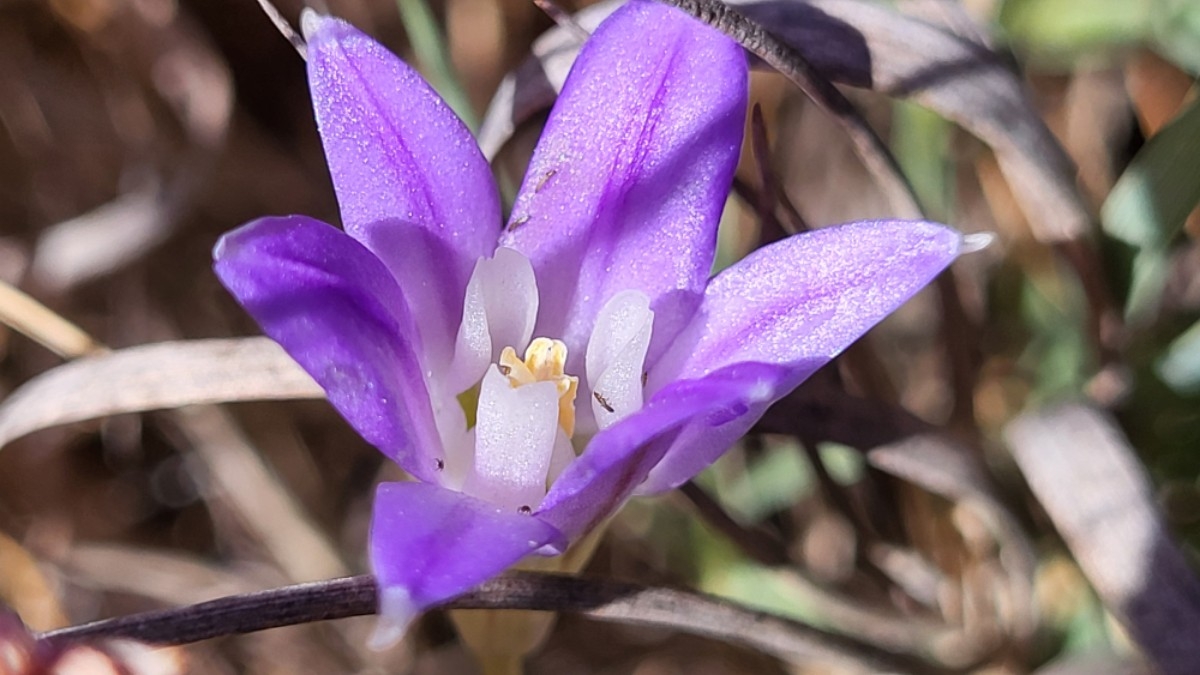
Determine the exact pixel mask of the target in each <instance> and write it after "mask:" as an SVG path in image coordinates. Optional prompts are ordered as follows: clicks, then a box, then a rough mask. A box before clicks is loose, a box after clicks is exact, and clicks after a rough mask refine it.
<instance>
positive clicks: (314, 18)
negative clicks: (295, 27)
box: [300, 7, 330, 42]
mask: <svg viewBox="0 0 1200 675" xmlns="http://www.w3.org/2000/svg"><path fill="white" fill-rule="evenodd" d="M328 21H330V17H328V16H325V15H324V14H321V13H320V12H318V11H317V10H315V9H313V8H312V7H305V8H304V9H303V10H301V11H300V34H301V35H303V36H304V39H305V40H306V41H308V42H312V40H313V36H314V35H316V33H317V31H318V30H320V29H321V26H322V25H323V24H326V23H327V22H328Z"/></svg>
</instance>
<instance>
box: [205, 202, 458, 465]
mask: <svg viewBox="0 0 1200 675" xmlns="http://www.w3.org/2000/svg"><path fill="white" fill-rule="evenodd" d="M213 257H214V259H215V269H216V272H217V276H218V277H220V279H221V282H222V283H224V284H225V286H226V288H228V289H229V291H230V292H231V293H232V294H233V295H234V297H236V298H237V299H238V301H239V302H240V303H241V304H242V306H244V307H245V308H246V311H248V312H249V313H250V315H251V316H253V317H254V318H255V320H257V321H258V323H259V325H260V326H262V328H263V331H264V332H265V333H266V334H267V335H269V336H270V337H271V338H272V339H274V340H275V341H277V342H279V343H280V344H281V345H282V346H283V348H284V349H286V350H287V352H288V354H290V355H291V356H292V358H294V359H296V361H297V362H298V363H299V364H300V365H301V366H302V367H303V368H304V369H305V370H306V371H308V372H309V374H311V375H312V376H313V378H314V379H315V380H316V381H317V383H318V384H320V385H321V387H322V388H323V389H324V390H325V393H326V394H327V395H328V396H329V401H330V402H331V403H332V404H333V405H334V407H335V408H337V410H338V412H340V413H341V414H342V416H343V417H345V418H346V421H348V422H349V423H350V425H351V426H353V427H354V429H355V430H356V431H358V432H359V433H360V434H361V435H362V436H363V438H365V439H367V441H368V442H370V443H371V444H373V445H375V446H376V447H378V448H379V449H380V450H382V451H383V452H384V454H386V455H388V456H389V457H391V458H392V459H393V460H395V461H396V462H397V463H398V464H400V466H402V467H404V469H406V470H407V471H409V472H410V473H412V474H414V475H416V476H418V477H420V478H422V479H423V480H436V479H437V478H436V476H437V469H436V465H437V460H438V459H439V458H440V457H441V456H442V455H441V444H440V441H439V440H438V434H437V431H436V429H435V427H434V423H433V414H432V412H431V409H430V404H429V394H428V393H427V391H426V388H425V384H424V381H423V379H422V377H421V367H420V361H419V359H418V357H417V353H418V351H417V350H418V345H417V342H418V341H417V339H416V328H415V325H414V323H413V320H412V317H411V316H410V315H409V310H408V305H407V303H406V302H405V300H404V297H403V295H402V294H401V292H400V289H399V288H398V287H397V286H396V282H395V280H394V279H392V277H391V275H390V274H388V271H387V269H385V268H384V266H383V263H381V262H380V261H379V260H378V259H377V258H376V257H375V256H373V255H372V254H371V252H370V251H368V250H367V249H366V248H364V247H363V246H362V245H361V244H359V243H358V242H356V241H355V240H354V239H352V238H350V237H349V236H347V235H346V234H345V233H343V232H342V231H341V230H338V229H337V228H334V227H331V226H329V225H326V224H325V223H322V222H320V221H317V220H313V219H311V218H305V217H303V216H290V217H283V218H263V219H261V220H256V221H254V222H251V223H249V224H247V225H243V226H242V227H240V228H238V229H237V230H234V231H233V232H230V233H229V234H226V235H225V236H224V237H222V238H221V240H220V242H218V244H217V247H216V249H215V250H214V251H213Z"/></svg>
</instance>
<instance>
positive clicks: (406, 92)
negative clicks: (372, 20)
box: [303, 12, 500, 339]
mask: <svg viewBox="0 0 1200 675" xmlns="http://www.w3.org/2000/svg"><path fill="white" fill-rule="evenodd" d="M303 24H304V32H305V36H306V38H307V39H308V79H309V86H310V88H311V89H312V100H313V110H314V112H315V113H316V118H317V126H318V128H319V129H320V132H321V140H322V142H323V143H324V146H325V155H326V158H327V160H328V163H329V172H330V175H331V176H332V177H333V186H334V189H335V190H336V192H337V198H338V203H339V205H340V206H341V213H342V223H343V225H344V227H345V228H346V232H348V233H349V234H350V235H351V236H353V237H354V238H356V239H358V240H359V241H361V242H363V243H364V244H366V246H367V247H368V248H370V249H371V250H372V251H374V252H375V253H376V255H378V256H379V257H380V258H381V259H382V260H383V261H384V262H385V263H386V264H387V266H388V268H389V269H391V270H392V273H393V275H395V277H396V278H397V279H398V280H399V281H400V284H401V286H402V287H404V288H405V289H408V288H410V286H411V285H412V284H411V283H410V282H413V281H419V280H420V279H422V278H423V277H422V276H421V274H422V273H423V272H425V271H427V269H428V270H433V271H435V272H438V278H439V281H440V282H441V283H443V284H445V285H447V286H450V288H448V289H447V292H448V293H450V295H452V296H453V297H455V298H456V302H457V303H458V304H459V305H461V303H462V292H463V290H464V289H465V288H466V282H467V278H468V276H469V275H470V273H471V268H472V267H473V266H474V264H475V261H476V260H478V259H479V258H480V257H483V256H488V255H491V253H492V251H493V250H494V249H495V245H496V236H497V234H498V232H499V226H500V202H499V196H498V194H497V191H496V187H495V182H494V181H493V179H492V173H491V169H490V168H489V167H488V164H487V161H486V160H485V159H484V157H483V155H482V154H481V153H480V151H479V147H478V146H477V145H476V143H475V139H474V138H473V137H472V136H471V133H470V132H469V131H468V130H467V128H466V127H465V126H463V123H462V122H461V121H460V120H459V119H458V117H456V116H455V115H454V113H453V112H452V111H451V110H450V108H449V107H448V106H447V105H446V103H445V102H444V101H442V99H441V98H440V97H439V96H438V95H437V93H436V92H434V91H433V89H432V88H431V87H430V86H429V85H428V84H427V83H426V82H425V80H423V79H422V78H421V76H420V75H419V74H417V72H416V71H414V70H413V69H412V68H410V67H409V66H408V65H407V64H405V63H404V62H403V61H402V60H400V58H399V57H397V56H396V55H395V54H392V53H391V52H389V51H388V50H387V49H386V48H384V47H383V45H381V44H379V43H378V42H375V41H374V40H372V39H371V38H370V37H368V36H367V35H365V34H363V33H361V32H359V31H358V30H357V29H355V28H354V27H353V26H351V25H350V24H348V23H346V22H344V21H341V20H339V19H333V18H329V17H321V16H319V15H317V14H315V13H313V12H307V13H305V15H304V19H303ZM398 222H403V223H411V224H412V226H413V227H414V228H416V229H419V230H422V231H423V232H424V233H425V234H426V235H427V236H426V237H420V236H410V235H409V234H408V233H404V234H398V233H396V232H395V231H394V228H395V227H396V223H398ZM422 259H427V260H428V263H427V264H426V265H422V266H419V267H418V269H415V270H414V269H413V268H412V265H411V263H412V262H413V261H420V260H422ZM417 309H418V308H416V307H415V306H414V311H416V310H417ZM422 316H424V314H422ZM423 323H424V321H423ZM455 328H457V325H454V326H452V327H451V328H450V329H448V330H449V331H450V332H448V335H449V337H450V339H453V335H454V334H453V332H452V331H453V329H455Z"/></svg>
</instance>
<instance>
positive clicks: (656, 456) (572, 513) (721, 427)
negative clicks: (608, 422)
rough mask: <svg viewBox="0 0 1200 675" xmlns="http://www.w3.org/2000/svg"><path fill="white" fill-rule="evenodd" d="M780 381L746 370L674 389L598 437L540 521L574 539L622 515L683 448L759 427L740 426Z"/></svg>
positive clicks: (760, 369) (557, 487) (758, 368)
mask: <svg viewBox="0 0 1200 675" xmlns="http://www.w3.org/2000/svg"><path fill="white" fill-rule="evenodd" d="M780 377H781V371H780V369H779V368H777V367H775V366H768V365H763V364H756V363H744V364H739V365H736V366H733V367H731V368H727V369H724V370H722V371H719V372H716V373H713V374H711V375H709V376H708V377H705V378H703V379H699V380H683V381H680V382H675V383H672V384H670V385H669V386H667V387H666V388H664V389H662V390H661V391H659V392H658V393H657V394H656V395H655V396H654V397H653V398H651V399H650V401H649V402H648V403H647V404H646V406H645V407H643V408H642V409H641V410H639V411H638V412H636V413H634V414H632V415H630V416H629V417H626V418H625V419H623V420H621V421H620V422H617V423H616V424H614V425H613V426H611V427H609V428H608V429H606V430H604V431H602V432H600V433H599V434H597V435H596V436H595V437H594V438H593V439H592V441H591V443H589V444H588V446H587V448H586V449H585V450H584V452H583V454H582V455H580V457H579V459H577V460H576V461H575V462H573V463H572V464H571V465H570V466H568V467H567V469H566V471H564V472H563V474H562V476H560V477H559V478H558V480H557V481H555V483H554V485H553V486H552V487H551V488H550V492H549V494H547V495H546V498H545V499H544V500H543V501H542V505H541V507H540V508H539V509H538V511H537V516H538V517H539V518H541V519H542V520H545V521H546V522H548V523H550V524H551V525H553V526H555V527H556V528H558V529H559V530H560V531H561V532H562V533H563V534H564V535H566V536H567V537H568V538H569V539H574V538H576V537H578V536H579V535H581V534H583V533H585V532H587V531H588V530H590V529H592V528H593V527H595V526H596V525H598V524H599V523H600V522H601V521H602V520H604V518H606V517H607V516H608V515H609V514H611V513H612V512H614V511H616V510H617V508H618V507H620V506H621V504H622V503H624V501H625V500H626V499H627V498H628V497H629V496H630V495H631V494H632V493H633V492H634V490H635V489H636V488H637V487H638V485H639V484H640V483H641V482H642V481H643V480H644V479H645V478H646V476H647V474H649V473H650V471H651V469H652V468H654V466H655V465H656V464H658V462H659V461H660V460H661V459H662V458H663V456H664V455H665V454H667V453H668V452H669V451H670V450H671V449H672V448H674V447H676V446H677V445H678V444H679V442H680V441H688V439H691V438H693V437H694V436H703V435H705V434H716V435H720V436H725V435H730V433H732V434H734V435H733V436H732V437H733V438H737V436H739V435H741V434H742V433H745V430H746V428H747V427H748V426H749V424H750V423H753V420H750V422H747V423H742V421H743V420H744V419H745V418H746V417H747V415H748V414H750V413H752V412H755V411H757V412H758V414H761V410H762V409H764V408H765V406H766V400H767V397H769V396H770V395H771V394H772V393H773V392H774V384H775V383H776V382H777V381H778V380H779V379H780ZM755 419H757V415H755ZM731 427H734V429H733V431H732V432H730V431H729V429H730V428H731Z"/></svg>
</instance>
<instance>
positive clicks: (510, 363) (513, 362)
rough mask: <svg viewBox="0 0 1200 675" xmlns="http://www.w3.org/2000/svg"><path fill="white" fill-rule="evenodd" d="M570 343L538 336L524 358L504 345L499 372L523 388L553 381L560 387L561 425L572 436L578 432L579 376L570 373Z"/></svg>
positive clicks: (515, 385)
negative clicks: (576, 415)
mask: <svg viewBox="0 0 1200 675" xmlns="http://www.w3.org/2000/svg"><path fill="white" fill-rule="evenodd" d="M566 366H567V346H566V345H565V344H563V342H562V340H551V339H550V338H544V337H540V338H536V339H535V340H534V341H533V342H530V343H529V347H528V348H527V349H526V350H525V359H524V360H521V359H518V358H517V350H515V349H513V348H512V347H505V348H504V349H503V350H502V351H501V352H500V364H499V367H500V373H501V374H502V375H504V376H506V377H508V383H509V384H511V385H512V386H513V387H520V386H522V385H526V384H532V383H534V382H553V383H554V386H555V388H556V389H558V425H559V426H560V427H562V430H563V432H565V433H566V434H567V438H570V437H571V436H572V435H573V434H574V433H575V394H576V392H577V391H578V390H579V378H578V377H575V376H573V375H567V374H566V372H565V370H564V369H565V368H566Z"/></svg>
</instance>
